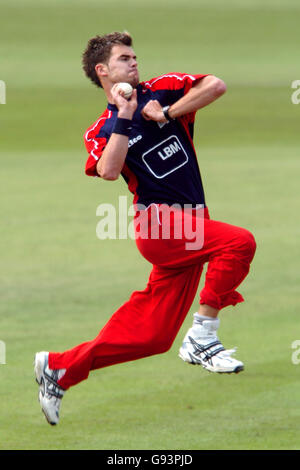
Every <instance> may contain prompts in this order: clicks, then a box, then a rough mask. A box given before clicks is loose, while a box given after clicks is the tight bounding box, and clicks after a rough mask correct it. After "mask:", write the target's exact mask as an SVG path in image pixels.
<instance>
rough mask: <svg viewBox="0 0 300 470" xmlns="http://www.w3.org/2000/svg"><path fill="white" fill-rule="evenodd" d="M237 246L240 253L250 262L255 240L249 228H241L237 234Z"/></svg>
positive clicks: (253, 253) (254, 249)
mask: <svg viewBox="0 0 300 470" xmlns="http://www.w3.org/2000/svg"><path fill="white" fill-rule="evenodd" d="M239 247H240V252H241V254H242V255H243V256H244V257H246V258H247V261H248V262H249V263H250V262H251V261H252V259H253V257H254V255H255V251H256V241H255V238H254V235H253V234H252V233H251V232H249V230H246V229H243V230H242V231H241V232H240V234H239Z"/></svg>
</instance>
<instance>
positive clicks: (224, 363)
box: [179, 319, 244, 374]
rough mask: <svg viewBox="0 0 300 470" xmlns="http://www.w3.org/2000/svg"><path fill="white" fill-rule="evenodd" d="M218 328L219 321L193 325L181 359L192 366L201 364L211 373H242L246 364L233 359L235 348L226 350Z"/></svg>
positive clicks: (181, 350)
mask: <svg viewBox="0 0 300 470" xmlns="http://www.w3.org/2000/svg"><path fill="white" fill-rule="evenodd" d="M218 327H219V320H218V319H216V320H208V321H203V322H202V323H201V324H199V325H193V326H192V328H190V329H189V330H188V332H187V334H186V335H185V338H184V340H183V343H182V346H181V348H180V350H179V357H180V358H181V359H182V360H183V361H185V362H188V363H190V364H200V365H201V366H202V367H203V368H204V369H206V370H208V371H210V372H219V373H229V374H230V373H232V372H235V373H238V372H241V371H242V370H244V364H243V363H242V362H241V361H238V360H237V359H234V358H233V357H231V355H232V354H233V353H234V352H235V348H234V349H225V348H224V346H223V345H222V343H221V342H220V340H219V338H218V336H217V329H218Z"/></svg>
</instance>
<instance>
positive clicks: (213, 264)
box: [179, 221, 256, 373]
mask: <svg viewBox="0 0 300 470" xmlns="http://www.w3.org/2000/svg"><path fill="white" fill-rule="evenodd" d="M208 226H212V228H213V230H212V233H211V235H212V239H213V240H214V245H215V249H214V250H212V249H211V246H210V243H209V237H208V243H206V246H205V247H204V251H205V250H207V251H209V252H210V255H209V257H208V262H209V264H208V269H207V274H206V280H205V285H204V288H203V289H202V291H201V294H200V304H201V305H200V307H201V306H202V305H203V306H204V305H205V306H209V307H210V308H211V310H214V311H215V312H218V311H219V310H220V309H222V308H224V307H226V306H228V305H236V304H237V303H239V302H242V301H243V300H244V299H243V297H242V296H241V294H239V293H238V292H237V291H236V290H235V289H236V288H237V286H238V285H239V284H240V283H241V282H242V281H243V280H244V278H245V277H246V276H247V274H248V272H249V268H250V263H251V261H252V259H253V257H254V254H255V249H256V243H255V240H254V237H253V235H252V234H251V233H250V232H249V231H248V230H245V229H242V228H240V227H234V226H229V225H227V224H223V223H215V222H212V224H211V222H210V221H209V222H208ZM209 230H210V229H208V235H209V234H210V231H209ZM217 231H218V232H219V233H218V232H217ZM219 235H222V237H221V238H220V240H219V242H218V243H217V238H218V236H219ZM200 311H201V308H200V310H199V312H200ZM218 327H219V320H218V319H217V318H215V319H214V318H207V317H205V316H203V317H202V318H201V316H198V314H195V315H194V324H193V326H192V327H191V328H190V329H189V331H188V332H187V334H186V335H185V338H184V340H183V344H182V346H181V348H180V351H179V357H180V358H181V359H183V360H184V361H185V362H188V363H190V364H200V365H201V366H203V367H204V368H205V369H207V370H209V371H211V372H219V373H232V372H235V373H237V372H240V371H241V370H243V369H244V364H243V363H242V362H241V361H238V360H237V359H235V358H233V357H232V354H233V353H234V352H235V349H230V350H226V349H225V348H224V346H223V345H222V343H221V342H220V340H219V338H218V336H217V330H218Z"/></svg>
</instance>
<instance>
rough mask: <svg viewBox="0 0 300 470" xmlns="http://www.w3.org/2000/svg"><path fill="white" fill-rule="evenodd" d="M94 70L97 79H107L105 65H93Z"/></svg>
mask: <svg viewBox="0 0 300 470" xmlns="http://www.w3.org/2000/svg"><path fill="white" fill-rule="evenodd" d="M95 70H96V74H97V75H98V77H99V78H101V77H107V72H108V69H107V65H106V64H103V63H99V64H96V65H95Z"/></svg>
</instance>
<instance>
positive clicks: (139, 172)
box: [84, 73, 206, 207]
mask: <svg viewBox="0 0 300 470" xmlns="http://www.w3.org/2000/svg"><path fill="white" fill-rule="evenodd" d="M205 76H206V75H189V74H182V73H170V74H166V75H162V76H160V77H156V78H153V79H151V80H149V81H146V82H141V83H140V84H139V85H138V86H137V99H138V107H137V109H136V111H135V113H134V115H133V120H132V131H131V134H130V136H129V141H128V153H127V156H126V159H125V163H124V166H123V169H122V172H121V174H122V176H123V178H124V179H125V181H126V183H127V184H128V188H129V190H130V191H131V192H132V193H133V194H134V203H135V204H143V205H145V206H146V207H148V206H149V205H150V204H151V203H158V204H159V203H160V204H168V205H172V204H180V205H182V206H183V205H184V204H192V205H197V204H203V205H204V206H205V196H204V190H203V185H202V180H201V175H200V170H199V166H198V162H197V156H196V152H195V148H194V145H193V128H194V120H195V113H190V114H186V115H184V116H181V117H180V118H177V119H175V120H172V121H170V122H169V123H157V122H154V121H147V120H145V119H144V118H143V117H142V115H141V111H142V109H143V108H144V106H145V105H146V103H147V102H148V101H150V100H157V101H159V103H160V104H161V105H162V106H166V105H171V104H173V103H175V102H176V101H178V100H179V99H180V98H181V97H182V96H183V95H185V94H186V93H187V92H188V91H189V90H190V89H191V87H192V86H193V85H194V84H195V83H197V82H198V81H199V80H200V79H202V78H203V77H205ZM117 114H118V108H117V107H116V106H115V105H112V104H108V106H107V108H106V110H105V111H104V113H103V114H102V115H101V116H100V118H99V119H98V120H97V121H96V122H95V123H94V124H93V125H92V126H90V127H89V128H88V129H87V131H86V133H85V136H84V140H85V145H86V148H87V151H88V153H89V157H88V159H87V162H86V167H85V172H86V174H87V175H90V176H99V175H98V174H97V171H96V166H97V162H98V160H99V158H101V155H102V152H103V151H104V149H105V146H106V144H107V142H108V140H109V138H110V135H111V133H112V130H113V127H114V124H115V121H116V119H117Z"/></svg>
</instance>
